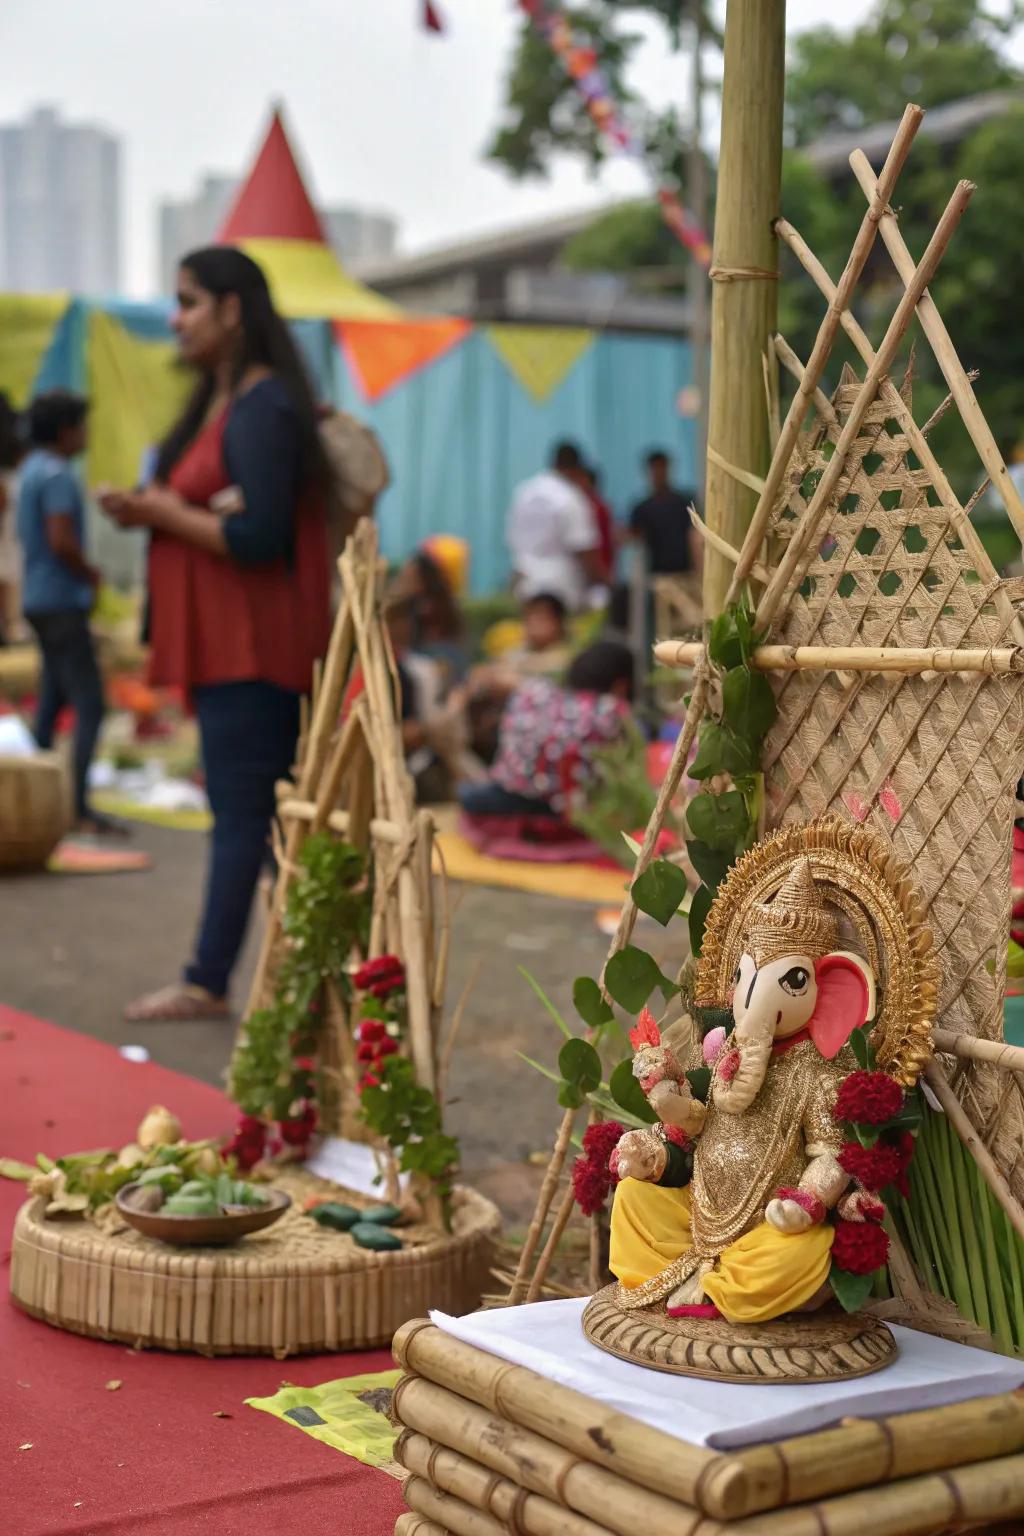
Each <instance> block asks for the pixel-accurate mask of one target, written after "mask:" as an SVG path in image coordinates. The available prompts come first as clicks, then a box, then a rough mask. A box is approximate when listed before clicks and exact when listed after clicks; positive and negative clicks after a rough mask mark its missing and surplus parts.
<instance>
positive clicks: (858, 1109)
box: [832, 1072, 903, 1125]
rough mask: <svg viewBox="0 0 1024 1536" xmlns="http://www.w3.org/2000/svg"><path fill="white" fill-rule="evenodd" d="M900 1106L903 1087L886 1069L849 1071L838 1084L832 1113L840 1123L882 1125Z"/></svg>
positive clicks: (896, 1112)
mask: <svg viewBox="0 0 1024 1536" xmlns="http://www.w3.org/2000/svg"><path fill="white" fill-rule="evenodd" d="M902 1108H903V1089H902V1088H901V1087H900V1085H899V1083H898V1082H897V1081H896V1079H895V1078H894V1077H890V1076H889V1074H888V1072H851V1073H850V1075H849V1077H846V1078H844V1079H843V1081H842V1082H841V1083H840V1084H839V1092H838V1093H837V1094H836V1103H835V1108H834V1109H833V1111H832V1114H833V1116H834V1118H835V1119H836V1120H838V1121H840V1122H841V1123H842V1122H845V1121H850V1122H852V1123H854V1124H856V1125H885V1123H886V1121H887V1120H892V1119H894V1118H895V1117H896V1115H898V1114H899V1112H900V1110H901V1109H902Z"/></svg>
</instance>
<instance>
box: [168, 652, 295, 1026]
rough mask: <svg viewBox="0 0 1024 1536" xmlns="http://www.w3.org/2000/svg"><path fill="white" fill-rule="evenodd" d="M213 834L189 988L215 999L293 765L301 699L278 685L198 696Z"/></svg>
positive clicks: (223, 987)
mask: <svg viewBox="0 0 1024 1536" xmlns="http://www.w3.org/2000/svg"><path fill="white" fill-rule="evenodd" d="M194 698H195V707H196V714H197V716H198V718H199V737H200V742H201V745H202V752H203V766H204V769H205V772H206V793H207V795H208V796H209V800H210V809H211V810H212V812H213V834H212V837H211V840H210V856H209V864H208V867H207V876H206V895H205V899H204V903H203V915H202V919H201V921H200V924H199V933H198V935H197V937H196V947H195V958H194V959H193V961H192V963H191V965H189V966H187V967H186V970H185V980H186V981H188V982H190V983H191V984H192V985H193V986H198V987H205V988H206V990H207V991H208V992H211V993H212V994H213V996H214V997H224V996H226V994H227V990H228V982H229V979H230V976H231V972H232V970H233V969H234V966H235V962H236V960H237V959H238V955H239V952H240V950H241V948H242V945H243V943H244V942H245V932H246V929H247V927H248V926H249V914H250V912H251V910H252V900H253V896H254V895H255V894H256V886H257V884H258V882H259V877H260V870H261V869H262V867H263V863H264V860H265V859H267V857H268V854H269V835H270V823H271V819H272V817H273V814H274V804H275V796H274V786H275V784H276V783H277V781H278V779H281V778H285V777H286V776H287V774H288V773H289V771H290V770H291V767H292V765H293V763H294V760H295V748H296V744H297V742H298V737H299V695H298V694H297V693H292V692H290V691H289V690H287V689H285V688H277V687H275V686H274V684H273V683H261V682H245V683H212V684H209V685H208V686H205V687H202V688H197V689H196V690H195V695H194Z"/></svg>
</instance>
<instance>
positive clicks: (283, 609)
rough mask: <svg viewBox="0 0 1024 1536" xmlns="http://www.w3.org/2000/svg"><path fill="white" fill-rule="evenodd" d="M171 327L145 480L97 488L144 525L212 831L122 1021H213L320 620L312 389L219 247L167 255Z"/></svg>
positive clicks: (163, 653)
mask: <svg viewBox="0 0 1024 1536" xmlns="http://www.w3.org/2000/svg"><path fill="white" fill-rule="evenodd" d="M177 301H178V302H177V309H176V311H175V314H174V318H173V321H172V324H173V327H174V330H175V332H176V334H177V337H178V344H179V349H180V353H181V357H182V359H183V361H184V362H186V363H187V364H189V365H190V366H191V367H193V368H194V369H196V370H197V372H198V375H199V378H198V381H197V384H196V387H195V390H194V392H193V394H192V397H191V399H190V400H189V402H188V404H187V405H186V407H185V409H184V412H183V413H182V416H181V419H180V420H179V421H178V422H177V424H176V425H175V426H174V427H173V428H172V429H171V431H170V433H169V434H168V436H167V438H166V439H165V441H164V443H163V444H162V446H161V448H160V451H159V454H158V456H157V464H156V474H155V480H154V484H153V485H152V486H150V487H149V488H148V489H147V490H144V491H140V492H135V493H129V492H108V493H107V494H105V495H104V496H103V497H102V498H101V500H102V504H103V506H104V510H105V511H106V512H107V513H108V514H109V515H110V516H111V517H112V518H113V519H114V520H115V521H116V522H117V523H119V524H120V526H121V527H123V528H148V529H150V530H151V535H152V536H151V541H150V552H149V597H150V611H149V640H150V645H151V649H152V662H151V680H152V681H153V682H154V683H156V684H158V685H161V686H163V687H172V688H178V689H180V690H181V691H182V692H183V693H184V695H185V696H186V697H187V698H188V699H189V700H190V702H191V704H192V705H193V707H194V708H195V712H196V714H197V716H198V719H199V733H200V741H201V745H202V753H203V766H204V769H205V774H206V787H207V793H208V795H209V799H210V806H211V809H212V811H213V820H214V825H213V837H212V842H211V852H210V861H209V870H208V877H207V885H206V898H205V904H204V910H203V916H202V920H201V922H200V926H199V933H198V935H197V939H196V946H195V953H194V956H193V959H192V961H191V963H190V964H189V965H188V966H187V967H186V970H185V973H184V977H183V980H182V981H181V982H180V983H178V984H177V985H174V986H170V987H164V988H162V989H161V990H160V991H158V992H153V993H149V994H147V995H146V996H145V997H142V998H139V999H138V1001H137V1002H135V1003H132V1004H131V1005H130V1006H129V1007H128V1008H127V1009H126V1016H127V1017H128V1018H129V1019H132V1020H136V1021H142V1020H150V1019H181V1020H186V1019H200V1018H220V1017H223V1016H224V1015H226V1014H227V1013H228V1011H229V1009H228V982H229V979H230V976H231V972H232V969H233V968H234V965H235V961H236V960H237V958H238V954H239V951H240V949H241V947H242V942H243V940H244V938H245V930H246V927H247V925H248V921H249V913H250V909H251V907H252V899H253V895H254V893H255V890H256V885H257V882H258V880H259V874H260V869H261V866H262V864H263V861H264V859H265V857H266V851H267V839H268V833H269V829H270V822H271V817H272V816H273V812H274V803H275V801H274V786H275V784H276V782H277V780H278V779H280V778H282V777H284V776H286V775H287V773H288V772H289V769H290V768H291V766H292V763H293V761H294V757H295V748H296V743H297V740H298V732H299V699H300V697H301V695H302V694H303V693H305V692H308V691H309V688H310V684H311V681H312V672H313V663H314V661H315V660H316V658H317V657H319V656H322V655H323V654H324V651H325V650H326V646H327V640H328V635H329V629H330V606H329V605H330V577H329V570H328V557H327V540H326V526H325V521H324V497H323V492H324V490H325V488H326V485H327V482H328V480H329V477H330V470H329V467H328V465H327V461H326V458H325V456H324V454H323V452H322V450H321V447H320V440H319V437H318V435H317V416H316V407H315V401H314V398H313V393H312V389H311V387H310V384H309V381H308V379H307V377H306V373H305V369H304V367H303V365H302V362H301V360H300V357H299V353H298V351H297V348H296V346H295V343H294V342H293V340H292V338H291V335H290V333H289V331H288V328H287V326H286V325H285V323H284V321H283V320H282V319H281V317H280V316H279V315H278V314H277V312H276V311H275V309H274V306H273V303H272V301H271V298H270V292H269V289H268V287H267V282H266V279H265V277H264V276H263V273H262V271H261V270H260V268H259V267H258V266H257V265H256V263H255V262H254V261H252V260H251V259H250V258H249V257H248V256H246V255H244V254H243V253H242V252H241V251H239V250H235V249H234V248H233V247H231V246H211V247H209V248H208V249H205V250H200V251H195V252H193V253H192V254H191V255H190V256H186V257H185V258H184V260H183V261H182V264H181V268H180V271H179V274H178V294H177Z"/></svg>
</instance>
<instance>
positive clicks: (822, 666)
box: [654, 640, 1024, 676]
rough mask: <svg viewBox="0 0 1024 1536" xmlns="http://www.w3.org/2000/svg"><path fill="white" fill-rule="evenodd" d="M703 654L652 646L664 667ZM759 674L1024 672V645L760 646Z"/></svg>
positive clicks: (676, 643) (690, 643)
mask: <svg viewBox="0 0 1024 1536" xmlns="http://www.w3.org/2000/svg"><path fill="white" fill-rule="evenodd" d="M703 655H704V645H703V643H702V642H701V641H699V640H661V641H659V642H658V644H657V645H656V646H655V647H654V657H655V660H656V661H657V662H658V664H659V665H660V666H663V667H678V668H680V669H685V668H688V667H695V666H696V665H697V663H698V662H699V661H700V659H701V657H702V656H703ZM751 661H752V664H753V665H754V666H755V667H756V668H757V670H758V671H759V672H902V673H905V674H907V675H912V674H914V673H918V672H958V673H975V672H982V673H986V674H988V675H990V676H1003V675H1005V674H1007V673H1013V674H1019V673H1024V646H1019V645H1007V646H996V647H993V648H992V649H990V650H986V649H984V648H982V647H978V648H974V649H969V650H955V649H951V648H950V647H948V646H910V645H903V646H899V645H759V646H758V647H757V649H756V650H755V651H754V652H753V654H752V657H751Z"/></svg>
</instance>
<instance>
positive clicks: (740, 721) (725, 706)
mask: <svg viewBox="0 0 1024 1536" xmlns="http://www.w3.org/2000/svg"><path fill="white" fill-rule="evenodd" d="M722 712H723V715H724V717H725V722H726V724H727V725H728V726H729V727H730V729H731V730H733V731H735V733H736V735H737V736H738V737H739V738H740V740H741V741H743V742H745V743H747V744H748V745H749V746H750V747H751V748H753V747H754V746H755V744H760V742H761V741H762V740H763V739H764V737H765V736H766V735H767V733H768V731H769V730H770V729H771V726H772V724H773V722H774V720H775V716H776V714H777V712H778V711H777V708H776V704H775V695H774V693H772V689H771V684H770V683H769V681H768V679H767V678H766V677H765V675H764V673H763V672H753V671H751V669H750V668H749V667H734V668H733V669H732V671H731V672H727V673H726V674H725V677H724V678H723V679H722ZM752 756H754V757H760V752H756V753H752Z"/></svg>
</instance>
